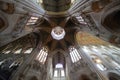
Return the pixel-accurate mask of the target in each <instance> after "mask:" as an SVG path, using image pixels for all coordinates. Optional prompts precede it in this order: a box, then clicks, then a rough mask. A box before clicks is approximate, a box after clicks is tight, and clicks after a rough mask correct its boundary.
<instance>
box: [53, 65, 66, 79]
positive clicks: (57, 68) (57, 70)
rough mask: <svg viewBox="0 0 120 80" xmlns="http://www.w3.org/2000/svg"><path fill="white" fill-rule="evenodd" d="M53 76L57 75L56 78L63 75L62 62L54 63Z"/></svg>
mask: <svg viewBox="0 0 120 80" xmlns="http://www.w3.org/2000/svg"><path fill="white" fill-rule="evenodd" d="M54 77H57V78H61V77H65V72H64V68H63V64H61V63H58V64H56V65H55V69H54Z"/></svg>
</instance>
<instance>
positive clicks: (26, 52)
mask: <svg viewBox="0 0 120 80" xmlns="http://www.w3.org/2000/svg"><path fill="white" fill-rule="evenodd" d="M32 50H33V48H29V49H27V50H26V51H25V52H24V53H25V54H30V53H31V52H32Z"/></svg>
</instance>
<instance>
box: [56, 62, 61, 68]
mask: <svg viewBox="0 0 120 80" xmlns="http://www.w3.org/2000/svg"><path fill="white" fill-rule="evenodd" d="M55 68H63V65H62V64H60V63H58V64H56V66H55Z"/></svg>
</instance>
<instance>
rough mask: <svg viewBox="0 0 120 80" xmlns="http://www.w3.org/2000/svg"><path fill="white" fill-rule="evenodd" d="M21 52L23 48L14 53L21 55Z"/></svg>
mask: <svg viewBox="0 0 120 80" xmlns="http://www.w3.org/2000/svg"><path fill="white" fill-rule="evenodd" d="M21 51H22V48H21V49H18V50H16V51H15V52H14V54H20V53H21Z"/></svg>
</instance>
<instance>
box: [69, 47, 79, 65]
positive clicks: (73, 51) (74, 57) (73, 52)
mask: <svg viewBox="0 0 120 80" xmlns="http://www.w3.org/2000/svg"><path fill="white" fill-rule="evenodd" d="M69 51H70V57H71V59H72V62H73V63H75V62H77V61H79V60H80V59H81V56H80V54H79V53H78V51H77V50H76V49H75V48H74V47H70V48H69Z"/></svg>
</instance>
